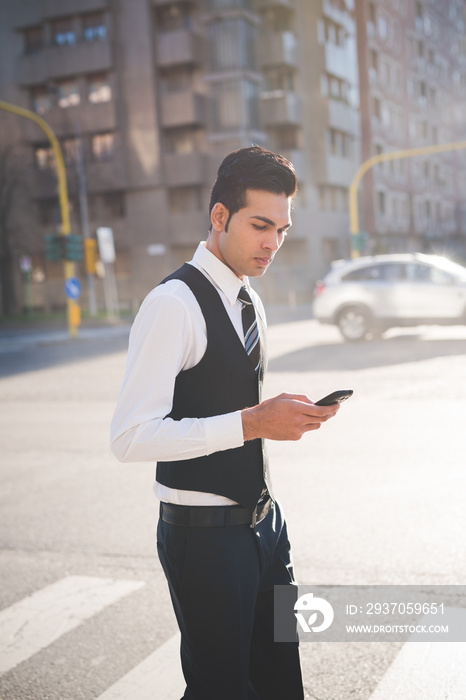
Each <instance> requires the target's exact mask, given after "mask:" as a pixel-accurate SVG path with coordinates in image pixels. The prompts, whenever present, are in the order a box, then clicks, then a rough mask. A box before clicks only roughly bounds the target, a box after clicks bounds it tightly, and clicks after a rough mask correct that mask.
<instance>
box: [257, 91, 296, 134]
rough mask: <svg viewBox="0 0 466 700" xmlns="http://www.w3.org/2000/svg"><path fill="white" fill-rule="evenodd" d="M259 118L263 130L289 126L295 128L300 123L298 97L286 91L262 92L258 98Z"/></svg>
mask: <svg viewBox="0 0 466 700" xmlns="http://www.w3.org/2000/svg"><path fill="white" fill-rule="evenodd" d="M260 117H261V124H262V126H263V127H264V128H270V127H274V126H283V125H290V124H291V125H295V126H297V125H298V124H300V122H301V100H300V97H299V95H297V94H296V93H294V92H287V91H286V90H274V91H272V92H263V93H262V94H261V96H260Z"/></svg>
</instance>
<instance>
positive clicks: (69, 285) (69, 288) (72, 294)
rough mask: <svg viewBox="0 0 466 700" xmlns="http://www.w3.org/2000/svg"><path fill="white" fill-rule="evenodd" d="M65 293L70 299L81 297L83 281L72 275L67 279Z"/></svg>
mask: <svg viewBox="0 0 466 700" xmlns="http://www.w3.org/2000/svg"><path fill="white" fill-rule="evenodd" d="M65 294H66V296H67V297H68V299H79V297H80V296H81V282H80V281H79V280H78V279H77V278H76V277H70V278H69V279H67V280H66V282H65Z"/></svg>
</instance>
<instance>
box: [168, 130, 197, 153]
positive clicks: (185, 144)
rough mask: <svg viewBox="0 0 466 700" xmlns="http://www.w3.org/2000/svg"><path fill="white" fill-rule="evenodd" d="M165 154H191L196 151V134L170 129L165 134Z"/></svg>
mask: <svg viewBox="0 0 466 700" xmlns="http://www.w3.org/2000/svg"><path fill="white" fill-rule="evenodd" d="M165 145H166V150H167V153H178V154H180V153H193V152H194V151H195V149H196V134H195V132H194V131H193V130H192V129H171V130H170V131H167V132H166V134H165Z"/></svg>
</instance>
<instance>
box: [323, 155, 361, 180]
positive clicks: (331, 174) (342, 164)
mask: <svg viewBox="0 0 466 700" xmlns="http://www.w3.org/2000/svg"><path fill="white" fill-rule="evenodd" d="M355 171H356V166H355V162H354V160H352V159H350V158H341V157H340V156H328V157H327V182H328V184H329V185H336V186H338V187H349V185H350V183H351V180H352V179H353V175H354V173H355Z"/></svg>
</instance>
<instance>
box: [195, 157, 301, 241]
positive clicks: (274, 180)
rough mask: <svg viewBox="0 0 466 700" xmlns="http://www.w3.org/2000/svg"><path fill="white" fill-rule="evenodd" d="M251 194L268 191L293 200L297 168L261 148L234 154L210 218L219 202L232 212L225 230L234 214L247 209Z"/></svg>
mask: <svg viewBox="0 0 466 700" xmlns="http://www.w3.org/2000/svg"><path fill="white" fill-rule="evenodd" d="M247 190H265V191H266V192H274V193H275V194H285V195H286V196H287V197H293V196H294V195H295V194H296V190H297V179H296V172H295V169H294V167H293V164H292V163H290V161H289V160H287V159H286V158H284V157H283V156H280V155H278V154H277V153H273V152H272V151H267V150H266V149H265V148H262V147H261V146H248V147H247V148H240V149H239V150H237V151H233V153H230V154H229V155H228V156H227V157H226V158H225V159H224V160H223V162H222V163H221V165H220V167H219V169H218V172H217V179H216V181H215V183H214V186H213V188H212V192H211V195H210V205H209V214H211V213H212V209H213V208H214V206H215V204H216V203H217V202H221V203H222V204H223V205H224V206H225V207H226V208H227V209H228V213H229V217H228V221H227V223H226V226H225V230H227V228H228V224H229V223H230V219H231V217H232V216H233V214H235V213H236V212H237V211H239V210H240V209H243V208H244V207H245V206H246V205H247V200H246V192H247Z"/></svg>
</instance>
